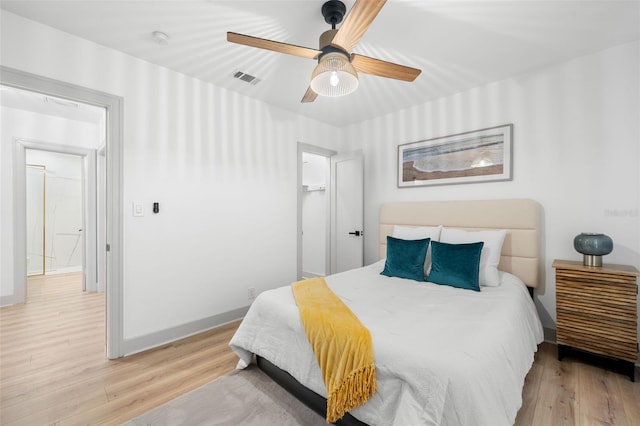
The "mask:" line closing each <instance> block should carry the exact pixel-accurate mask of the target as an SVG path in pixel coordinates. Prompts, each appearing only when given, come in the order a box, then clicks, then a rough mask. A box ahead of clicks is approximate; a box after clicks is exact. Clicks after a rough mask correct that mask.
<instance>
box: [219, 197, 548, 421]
mask: <svg viewBox="0 0 640 426" xmlns="http://www.w3.org/2000/svg"><path fill="white" fill-rule="evenodd" d="M540 218H541V215H540V207H539V205H538V203H536V202H535V201H532V200H482V201H440V202H409V203H386V204H383V205H382V206H381V209H380V223H379V254H380V256H379V257H380V260H379V261H378V262H375V263H373V264H371V265H368V266H365V267H363V268H358V269H355V270H352V271H347V272H343V273H339V274H335V275H331V276H329V277H326V282H327V285H328V286H329V287H330V288H331V289H332V290H333V291H334V292H335V293H336V294H337V295H338V296H339V297H340V299H342V301H343V302H344V303H345V304H346V305H347V306H348V307H349V308H350V309H351V310H352V311H353V313H355V314H356V315H357V317H358V318H359V319H360V321H361V322H362V323H363V324H364V325H365V326H366V327H367V328H368V329H369V330H370V332H371V335H372V339H373V349H374V354H375V364H376V374H377V382H378V390H377V392H376V393H375V394H374V396H373V397H372V398H371V399H370V400H369V401H368V402H367V403H365V404H364V405H362V406H359V407H356V408H355V409H353V410H351V412H350V413H349V415H348V416H345V418H343V419H344V421H345V422H346V423H355V424H363V423H364V424H370V425H378V424H380V425H391V424H398V425H408V424H411V425H413V424H420V425H430V424H432V425H448V424H450V425H460V424H464V425H476V424H477V425H501V424H513V422H514V420H515V417H516V414H517V412H518V409H519V408H520V406H521V404H522V388H523V385H524V379H525V376H526V374H527V372H528V371H529V369H530V368H531V365H532V364H533V357H534V353H535V351H536V350H537V345H538V344H540V343H541V342H542V338H543V334H542V326H541V324H540V320H539V318H538V316H537V313H536V310H535V307H534V304H533V301H532V298H531V297H530V295H531V294H532V293H531V292H532V290H531V289H533V288H535V287H536V286H537V284H538V276H539V274H540V271H541V262H540V258H541V255H540V238H541V237H540V235H541V229H540V228H541V226H540V223H541V220H540ZM441 226H442V227H444V228H442V229H443V230H447V233H446V235H447V236H448V240H449V242H450V243H453V242H459V241H458V240H456V238H453V237H455V236H456V235H457V236H458V237H459V235H458V234H456V233H462V234H464V233H465V232H466V233H467V234H466V235H467V236H473V235H476V234H473V233H474V232H481V233H483V232H486V233H488V234H493V233H495V232H498V230H501V231H503V241H502V244H501V251H499V252H498V256H497V258H499V260H496V263H498V266H497V269H498V272H497V275H496V277H497V278H496V279H497V280H498V282H497V283H493V284H492V285H490V286H489V285H487V286H482V287H481V288H480V290H481V291H469V290H466V289H460V288H456V287H452V286H450V285H440V284H434V283H429V282H416V281H414V280H410V279H406V278H398V277H394V276H391V277H389V276H385V275H381V272H382V271H383V270H384V269H385V268H386V264H385V257H386V255H387V250H388V247H387V242H388V241H391V242H393V241H394V240H393V238H392V239H388V238H387V237H388V236H393V235H396V234H398V231H399V230H405V231H406V230H407V229H409V230H412V229H431V228H436V227H441ZM443 232H444V231H443ZM441 235H442V236H445V234H444V233H442V232H441ZM477 235H481V234H477ZM452 238H453V240H452ZM408 239H411V238H408ZM444 242H446V241H444ZM462 242H464V241H462ZM394 244H395V242H394ZM443 246H444V245H443ZM486 247H488V245H487V244H485V248H486ZM485 252H486V250H485V251H483V256H484V254H485ZM431 254H433V255H436V254H438V253H436V252H434V253H431ZM493 257H494V258H495V253H494V256H493ZM433 260H434V262H436V260H437V261H438V262H439V258H438V259H436V258H435V256H434V259H433ZM434 265H435V263H434ZM481 275H482V268H481ZM496 284H497V285H496ZM230 346H231V348H232V349H233V350H234V351H235V352H236V353H237V354H238V356H239V357H240V361H239V363H238V367H239V368H244V367H246V366H247V365H248V364H249V363H250V362H251V361H252V359H253V357H254V355H255V356H256V357H257V359H258V364H259V366H261V368H263V369H264V370H265V372H267V374H269V375H271V376H272V377H273V378H274V380H276V381H278V382H279V383H281V384H282V385H283V386H284V387H285V388H287V389H288V390H289V391H290V392H292V393H294V395H296V396H298V397H299V398H301V399H302V400H303V401H304V402H306V403H307V404H308V405H310V406H311V407H312V408H314V409H316V410H318V411H320V412H321V411H322V408H323V407H322V404H323V402H322V401H323V399H322V398H323V397H325V396H326V392H325V386H324V383H323V381H322V376H321V373H320V370H319V367H318V364H317V362H316V360H315V356H314V354H313V352H312V350H311V347H310V345H309V342H308V341H307V338H306V335H305V332H304V330H303V328H302V325H301V321H300V317H299V312H298V308H297V306H296V303H295V300H294V298H293V295H292V293H291V288H290V286H288V285H285V286H283V287H280V288H277V289H274V290H269V291H265V292H263V293H262V294H260V295H259V297H258V298H257V299H256V300H255V301H254V303H253V304H252V306H251V308H250V309H249V312H248V313H247V315H246V316H245V318H244V319H243V321H242V323H241V325H240V327H239V328H238V330H237V332H236V334H235V335H234V337H233V338H232V340H231V342H230Z"/></svg>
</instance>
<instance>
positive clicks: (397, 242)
mask: <svg viewBox="0 0 640 426" xmlns="http://www.w3.org/2000/svg"><path fill="white" fill-rule="evenodd" d="M429 241H431V239H430V238H425V239H422V240H401V239H399V238H393V237H389V236H388V237H387V260H386V261H385V263H384V270H383V271H382V272H381V274H382V275H386V276H388V277H398V278H407V279H410V280H416V281H424V260H425V257H426V256H427V248H428V247H429Z"/></svg>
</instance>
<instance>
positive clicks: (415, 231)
mask: <svg viewBox="0 0 640 426" xmlns="http://www.w3.org/2000/svg"><path fill="white" fill-rule="evenodd" d="M441 230H442V226H401V225H394V226H393V235H391V236H392V237H393V238H400V239H401V240H423V239H425V238H431V241H439V240H440V231H441ZM429 269H431V244H429V247H427V256H426V257H425V259H424V276H425V277H426V276H427V275H429Z"/></svg>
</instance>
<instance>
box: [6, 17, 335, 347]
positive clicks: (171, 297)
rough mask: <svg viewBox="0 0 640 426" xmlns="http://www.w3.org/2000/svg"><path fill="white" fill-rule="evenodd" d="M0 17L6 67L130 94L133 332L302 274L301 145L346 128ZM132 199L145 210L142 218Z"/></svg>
mask: <svg viewBox="0 0 640 426" xmlns="http://www.w3.org/2000/svg"><path fill="white" fill-rule="evenodd" d="M1 19H2V21H1V24H2V25H1V31H2V32H1V40H2V41H1V43H2V44H1V49H0V55H1V56H0V59H1V63H2V65H5V66H8V67H12V68H16V69H20V70H24V71H27V72H31V73H35V74H39V75H43V76H46V77H49V78H53V79H57V80H62V81H67V82H70V83H73V84H77V85H80V86H84V87H88V88H91V89H96V90H100V91H103V92H107V93H110V94H113V95H116V96H122V97H123V98H124V142H123V150H124V164H123V182H124V183H123V198H124V209H125V216H124V225H123V226H124V241H123V252H124V282H123V286H124V289H123V297H124V314H123V315H124V330H123V332H124V338H125V339H133V338H136V337H139V336H145V335H149V334H151V333H154V332H158V331H162V330H165V329H169V328H172V327H176V326H180V325H182V324H187V323H191V322H193V321H197V320H200V319H203V318H207V317H211V316H214V315H217V314H221V313H224V312H228V311H231V310H234V309H237V308H239V307H244V306H246V305H248V303H249V301H248V298H247V288H248V287H255V288H256V289H257V290H258V291H262V290H265V289H268V288H272V287H276V286H280V285H283V284H287V283H290V282H292V281H294V280H295V279H296V241H297V239H296V196H297V176H296V173H297V142H298V141H302V142H305V143H310V144H314V145H318V146H324V147H327V148H331V149H333V148H334V147H336V146H338V142H339V136H340V134H339V131H338V129H336V128H334V127H331V126H328V125H325V124H323V123H320V122H317V121H313V120H309V119H307V118H303V117H301V116H297V115H294V114H292V113H289V112H286V111H283V110H281V109H278V108H275V107H272V106H269V105H266V104H264V103H261V102H258V101H255V100H252V99H250V98H247V97H244V96H241V95H238V94H236V93H234V92H230V91H227V90H223V89H220V88H218V87H215V86H213V85H210V84H207V83H204V82H202V81H199V80H196V79H193V78H191V77H188V76H185V75H182V74H178V73H175V72H173V71H170V70H168V69H165V68H162V67H158V66H155V65H153V64H150V63H148V62H144V61H141V60H138V59H135V58H133V57H130V56H127V55H125V54H122V53H120V52H116V51H114V50H111V49H108V48H105V47H102V46H99V45H97V44H94V43H91V42H88V41H86V40H83V39H80V38H77V37H74V36H71V35H69V34H66V33H63V32H60V31H57V30H54V29H52V28H50V27H46V26H44V25H40V24H37V23H35V22H32V21H29V20H26V19H23V18H21V17H19V16H17V15H14V14H11V13H7V12H5V11H2V15H1ZM2 196H3V198H4V196H5V189H4V187H3V195H2ZM134 201H141V202H143V203H144V206H145V216H144V217H133V216H132V214H131V210H132V204H133V202H134ZM154 201H157V202H159V203H160V213H159V214H153V213H151V206H152V203H153V202H154ZM3 206H4V205H3ZM2 224H3V228H4V227H5V226H7V224H6V221H4V220H3V222H2ZM274 253H277V255H274ZM3 256H4V247H3Z"/></svg>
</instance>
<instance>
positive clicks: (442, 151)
mask: <svg viewBox="0 0 640 426" xmlns="http://www.w3.org/2000/svg"><path fill="white" fill-rule="evenodd" d="M512 140H513V124H506V125H503V126H497V127H490V128H487V129H482V130H474V131H472V132H465V133H459V134H457V135H451V136H443V137H439V138H434V139H428V140H423V141H418V142H411V143H406V144H402V145H398V187H399V188H406V187H414V186H424V185H446V184H454V183H473V182H487V181H492V182H495V181H501V180H511V178H512V175H511V160H512V155H511V148H512Z"/></svg>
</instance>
